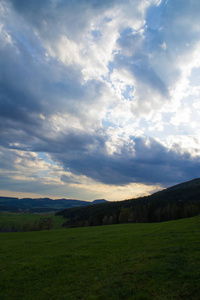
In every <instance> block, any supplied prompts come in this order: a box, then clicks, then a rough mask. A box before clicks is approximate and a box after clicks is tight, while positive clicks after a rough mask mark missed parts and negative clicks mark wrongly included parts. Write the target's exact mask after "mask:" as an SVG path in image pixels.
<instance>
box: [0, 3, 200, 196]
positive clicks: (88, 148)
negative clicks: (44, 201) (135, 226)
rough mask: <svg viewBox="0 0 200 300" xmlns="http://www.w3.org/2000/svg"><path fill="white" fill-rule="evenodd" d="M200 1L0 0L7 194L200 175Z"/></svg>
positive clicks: (85, 192)
mask: <svg viewBox="0 0 200 300" xmlns="http://www.w3.org/2000/svg"><path fill="white" fill-rule="evenodd" d="M199 15H200V1H198V0H190V1H184V0H123V1H122V0H121V1H120V0H109V1H108V0H101V1H100V0H99V1H98V0H37V1H31V0H29V1H27V0H20V1H19V0H9V1H8V0H0V195H1V196H16V197H33V198H37V197H51V198H53V199H57V198H63V197H64V198H73V199H83V200H94V199H101V198H104V199H107V200H110V201H117V200H123V199H128V198H133V197H138V196H143V195H148V194H151V193H153V192H155V191H157V190H160V189H163V188H166V187H169V186H172V185H174V184H177V183H180V182H184V181H188V180H191V179H194V178H198V177H200V125H199V120H200V55H199V53H200V21H199Z"/></svg>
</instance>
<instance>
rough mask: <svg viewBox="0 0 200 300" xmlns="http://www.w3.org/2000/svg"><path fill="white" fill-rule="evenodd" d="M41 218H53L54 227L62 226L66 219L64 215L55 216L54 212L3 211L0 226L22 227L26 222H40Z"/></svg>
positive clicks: (0, 215)
mask: <svg viewBox="0 0 200 300" xmlns="http://www.w3.org/2000/svg"><path fill="white" fill-rule="evenodd" d="M41 218H51V219H52V220H53V228H54V229H58V228H61V225H62V224H63V223H64V221H65V219H64V218H63V217H62V216H55V214H54V213H47V214H45V213H44V214H15V213H2V212H0V228H12V226H14V227H15V228H16V229H19V230H20V229H21V228H22V227H23V225H24V224H30V225H32V224H34V223H35V222H39V221H40V219H41Z"/></svg>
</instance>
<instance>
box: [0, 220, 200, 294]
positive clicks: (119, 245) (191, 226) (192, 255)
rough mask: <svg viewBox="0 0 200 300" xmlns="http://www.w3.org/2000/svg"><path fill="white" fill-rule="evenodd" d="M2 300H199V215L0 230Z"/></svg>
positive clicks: (0, 288)
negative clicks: (160, 220)
mask: <svg viewBox="0 0 200 300" xmlns="http://www.w3.org/2000/svg"><path fill="white" fill-rule="evenodd" d="M0 266H1V268H0V278H1V280H0V299H2V300H6V299H9V300H11V299H13V300H17V299H20V300H23V299H26V300H27V299H28V300H32V299H34V300H35V299H37V300H40V299H41V300H46V299H49V300H50V299H51V300H54V299H55V300H59V299H67V300H71V299H72V300H73V299H74V300H75V299H85V300H90V299H91V300H92V299H99V300H100V299H102V300H109V299H113V300H117V299H162V300H164V299H170V300H171V299H200V216H197V217H194V218H188V219H182V220H177V221H170V222H163V223H156V224H153V223H151V224H123V225H111V226H101V227H89V228H74V229H61V230H52V231H41V232H24V233H2V234H0Z"/></svg>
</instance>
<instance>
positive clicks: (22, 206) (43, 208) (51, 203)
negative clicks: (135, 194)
mask: <svg viewBox="0 0 200 300" xmlns="http://www.w3.org/2000/svg"><path fill="white" fill-rule="evenodd" d="M102 202H106V200H104V199H98V200H94V201H93V202H89V201H83V200H75V199H58V200H52V199H49V198H40V199H32V198H22V199H18V198H9V197H0V211H9V212H20V211H24V212H29V213H33V212H50V211H59V210H61V209H65V208H70V207H79V206H87V205H90V204H95V203H102Z"/></svg>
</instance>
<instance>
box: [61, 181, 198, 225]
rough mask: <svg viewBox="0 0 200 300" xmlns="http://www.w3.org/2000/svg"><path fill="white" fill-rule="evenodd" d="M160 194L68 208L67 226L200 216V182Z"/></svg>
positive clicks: (66, 212) (180, 186) (145, 221)
mask: <svg viewBox="0 0 200 300" xmlns="http://www.w3.org/2000/svg"><path fill="white" fill-rule="evenodd" d="M192 182H193V184H191V182H190V184H189V183H185V184H182V185H178V186H175V187H173V188H169V189H166V190H163V191H161V192H157V193H155V194H153V195H151V196H147V197H142V198H137V199H130V200H125V201H119V202H109V203H108V202H107V203H102V204H96V205H90V206H87V207H79V208H72V209H66V210H64V211H61V212H59V213H57V214H58V215H59V214H60V215H63V216H64V217H65V218H66V222H65V223H64V226H69V227H79V226H98V225H110V224H120V223H147V222H162V221H168V220H176V219H180V218H187V217H192V216H195V215H198V214H200V180H199V179H198V180H195V181H192Z"/></svg>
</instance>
